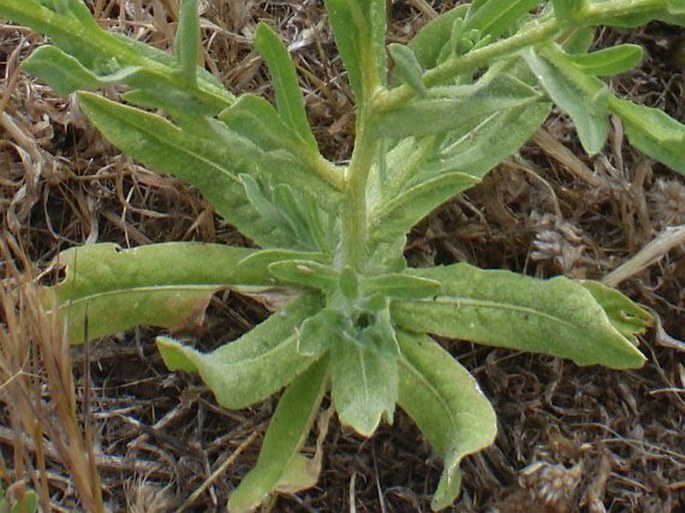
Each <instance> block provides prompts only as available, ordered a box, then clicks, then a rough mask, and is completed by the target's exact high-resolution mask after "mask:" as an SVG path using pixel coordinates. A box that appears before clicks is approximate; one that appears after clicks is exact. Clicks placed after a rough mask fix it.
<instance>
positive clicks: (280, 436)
mask: <svg viewBox="0 0 685 513" xmlns="http://www.w3.org/2000/svg"><path fill="white" fill-rule="evenodd" d="M326 367H327V365H326V362H325V361H321V362H318V363H315V364H314V365H312V366H311V367H310V368H309V369H308V370H307V371H305V372H304V373H302V374H301V375H300V376H298V377H297V378H295V380H294V381H293V382H292V383H291V385H290V386H289V387H288V388H287V389H286V391H285V392H284V393H283V396H282V397H281V399H280V401H279V402H278V407H277V408H276V412H275V413H274V416H273V417H272V419H271V422H270V423H269V427H268V429H267V431H266V436H265V437H264V443H263V444H262V449H261V451H260V453H259V458H258V460H257V465H256V466H255V467H254V468H253V469H252V470H251V471H250V472H249V473H248V474H247V475H246V476H245V478H244V479H243V480H242V482H241V483H240V484H239V485H238V487H237V488H236V489H235V490H234V491H233V493H232V494H231V496H230V498H229V501H228V511H229V512H230V513H248V512H252V511H255V509H256V508H257V507H258V506H259V505H260V504H261V503H262V502H264V501H265V500H266V499H267V498H268V497H269V495H270V494H272V493H274V492H286V493H295V492H297V491H299V490H304V489H307V488H311V487H312V486H314V485H315V484H316V482H317V480H318V478H319V472H320V470H321V458H320V456H319V458H318V459H317V458H316V457H315V458H314V459H312V458H308V457H306V456H305V455H304V454H302V452H301V449H302V446H303V445H304V443H305V441H306V439H307V434H308V433H309V431H310V430H311V427H312V424H313V423H314V419H315V418H316V414H317V412H318V411H319V408H320V405H321V400H322V399H323V396H324V393H325V392H326V386H327V380H326ZM318 450H319V449H318V448H317V451H318Z"/></svg>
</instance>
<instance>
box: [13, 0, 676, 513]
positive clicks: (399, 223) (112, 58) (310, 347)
mask: <svg viewBox="0 0 685 513" xmlns="http://www.w3.org/2000/svg"><path fill="white" fill-rule="evenodd" d="M324 4H325V6H326V10H327V13H328V21H329V23H330V25H331V28H332V31H333V34H334V37H335V42H336V46H337V51H338V53H339V54H340V57H341V59H342V62H343V64H344V65H345V69H346V72H347V78H348V80H349V84H350V88H351V90H352V92H353V94H354V98H355V102H356V125H355V144H354V150H353V152H352V155H351V157H350V160H349V162H347V163H336V162H331V161H329V160H327V159H326V158H325V157H324V156H323V155H322V154H321V153H320V152H319V148H318V143H317V140H316V138H315V137H314V135H313V132H312V129H311V127H310V126H309V123H308V119H307V113H306V111H305V108H304V102H303V98H302V95H301V92H300V88H299V84H298V78H297V73H296V69H295V66H294V65H293V62H292V60H291V59H290V56H289V53H288V49H287V48H286V47H285V45H284V44H283V42H282V41H281V40H280V39H279V37H278V36H277V34H276V33H275V32H274V31H273V30H272V29H271V28H270V27H269V26H268V25H266V24H264V23H260V24H259V25H258V26H257V28H256V31H255V33H254V46H255V48H256V50H257V52H258V53H259V54H260V56H261V58H262V59H263V61H264V62H265V64H266V66H267V68H268V71H269V73H270V76H271V80H272V83H273V88H274V96H275V102H274V104H272V103H271V102H269V101H268V100H266V99H265V98H263V97H261V96H258V95H256V94H252V93H246V94H242V95H240V96H235V95H234V94H233V93H231V92H230V91H228V90H227V89H226V88H225V87H224V86H223V84H221V83H220V82H219V81H218V80H217V78H216V77H214V76H213V75H212V74H210V73H209V72H207V71H206V70H205V69H203V68H201V67H198V62H197V56H198V49H199V48H198V45H199V42H200V24H199V18H198V14H197V6H196V2H195V1H194V0H182V1H181V3H180V9H179V19H178V30H177V33H176V39H175V45H174V51H173V53H172V54H167V53H165V52H162V51H159V50H157V49H154V48H152V47H150V46H148V45H145V44H142V43H140V42H138V41H135V40H133V39H130V38H127V37H125V36H122V35H119V34H113V33H109V32H107V31H106V30H104V29H103V28H101V27H100V26H99V25H98V24H97V22H96V20H95V19H94V18H93V16H92V14H91V12H90V10H89V9H88V7H87V5H86V4H85V3H84V2H82V1H81V0H0V16H4V17H6V18H8V19H10V20H11V21H13V22H16V23H20V24H25V25H28V26H30V27H32V28H33V29H35V30H37V31H39V32H42V33H44V34H46V35H48V36H49V37H50V40H51V43H52V44H49V45H45V46H42V47H40V48H38V49H37V50H36V51H35V52H34V53H33V54H32V55H31V57H30V58H28V59H27V60H26V61H25V62H24V64H23V66H24V69H25V70H26V71H27V72H29V73H32V74H34V75H35V76H37V77H38V78H39V79H40V80H42V81H44V82H46V83H47V84H49V85H50V86H51V87H52V88H54V89H55V90H56V91H57V92H59V93H62V94H65V95H72V94H73V95H75V98H76V99H77V100H78V103H79V105H80V107H81V109H82V110H83V112H84V113H85V114H86V116H87V117H88V119H89V120H90V121H91V122H92V123H93V124H94V125H95V126H96V127H97V128H98V129H99V130H100V131H101V133H102V134H103V135H104V137H105V138H106V139H108V140H109V141H110V142H112V143H113V144H114V145H115V146H117V147H118V148H120V149H121V150H122V151H124V152H126V153H128V154H129V155H130V156H131V157H133V158H134V159H135V160H137V161H139V162H141V163H142V164H144V165H146V166H149V167H151V168H155V169H157V170H160V171H164V172H167V173H170V174H172V175H174V176H176V177H179V178H182V179H184V180H186V181H188V182H189V183H190V184H191V185H193V186H194V187H195V188H197V190H198V191H199V192H200V193H202V194H203V196H204V197H205V199H206V200H207V201H208V202H210V203H211V204H212V206H213V207H214V209H215V211H216V213H217V214H218V215H219V216H221V217H222V218H224V219H225V220H226V221H227V222H228V223H230V224H231V225H233V226H234V227H236V228H237V229H238V230H239V231H240V232H241V233H242V234H243V235H245V236H246V237H247V238H249V239H250V240H251V241H252V242H253V247H251V248H243V247H235V246H230V245H225V244H200V243H193V242H169V243H164V244H153V245H148V246H142V247H137V248H125V249H124V248H121V247H120V246H118V245H116V244H111V243H99V244H93V245H89V246H84V247H75V248H70V249H67V250H66V251H63V252H62V253H61V254H60V255H59V263H60V264H61V265H63V266H64V269H65V273H64V279H63V280H62V281H61V282H60V283H58V284H57V285H55V286H53V287H46V288H45V289H43V290H42V291H41V297H42V300H43V304H44V305H45V307H46V308H47V309H48V310H49V311H50V312H51V313H57V314H59V316H60V317H61V318H62V319H63V320H64V323H65V326H66V334H67V336H68V337H69V339H70V341H71V342H72V343H74V344H78V343H83V342H84V341H86V340H90V339H95V338H98V337H102V336H106V335H110V334H113V333H117V332H120V331H123V330H126V329H129V328H132V327H134V326H138V325H154V326H159V327H162V328H175V327H178V326H181V325H183V323H184V322H185V321H186V320H187V319H188V318H189V317H191V316H193V315H197V312H198V311H204V309H205V308H206V306H207V304H208V302H209V300H210V298H211V296H212V294H214V293H215V292H217V291H219V290H223V289H232V290H236V291H241V292H245V293H247V294H250V295H252V296H257V297H259V296H261V297H263V298H265V299H266V298H269V299H270V300H271V304H275V305H276V307H275V309H276V310H277V311H275V312H274V313H273V315H271V317H269V318H268V319H267V320H265V321H264V322H262V323H261V324H259V325H258V326H256V327H254V329H252V330H251V331H249V332H248V333H246V334H245V335H243V336H242V337H240V338H239V339H238V340H236V341H233V342H230V343H227V344H224V345H223V346H221V347H219V348H218V349H216V350H215V351H213V352H211V353H208V354H205V353H201V352H199V351H197V350H196V349H194V348H193V347H191V346H190V345H188V344H186V343H184V342H181V341H179V340H175V339H173V338H171V337H168V336H161V337H158V339H157V345H158V348H159V350H160V352H161V355H162V357H163V359H164V361H165V363H166V365H167V366H168V367H169V368H170V369H171V370H178V371H184V372H193V373H198V374H199V375H200V376H201V378H202V379H203V380H204V382H205V383H206V384H207V386H208V387H209V388H210V389H211V390H212V391H213V393H214V395H215V397H216V400H217V402H218V403H219V404H221V405H222V406H224V407H226V408H233V409H238V408H244V407H247V406H250V405H251V404H254V403H256V402H258V401H261V400H263V399H265V398H267V397H269V396H271V395H272V394H274V393H276V392H278V391H281V390H283V393H282V395H281V397H280V399H279V402H278V406H277V408H276V410H275V412H274V415H273V418H272V420H271V422H270V424H269V427H268V429H267V431H266V434H265V437H264V441H263V444H262V449H261V453H260V456H259V458H258V461H257V463H256V465H255V467H254V468H253V469H252V470H251V471H250V472H249V473H248V474H247V475H246V476H245V478H244V479H243V481H242V482H241V484H240V485H239V486H237V488H236V489H235V490H234V491H233V492H232V494H231V496H230V499H229V502H228V509H229V511H230V512H231V513H241V512H247V511H254V510H255V509H256V508H258V507H259V506H260V504H262V503H263V502H264V501H266V500H269V498H270V497H273V496H274V494H275V493H295V492H297V491H299V490H303V489H306V488H310V487H312V486H314V485H315V484H316V482H317V479H318V475H319V472H320V451H318V450H317V456H316V457H314V458H311V457H308V456H307V455H306V453H305V452H304V451H303V450H302V449H303V446H304V444H305V443H306V440H307V438H308V435H309V432H310V431H311V428H312V426H313V424H314V422H315V420H316V419H317V417H318V416H319V412H320V409H321V404H322V402H323V400H324V397H326V396H327V395H330V398H331V402H332V404H333V408H334V411H335V412H336V413H337V416H338V419H339V420H340V422H341V423H342V424H343V425H345V426H348V427H350V428H352V429H353V430H355V431H356V432H357V433H359V434H360V435H363V436H371V435H373V433H374V432H375V431H376V429H377V428H378V426H379V425H380V423H381V422H387V423H392V421H393V415H394V412H395V408H396V405H397V406H399V407H400V408H402V409H403V410H404V411H405V412H406V413H407V414H408V415H409V417H411V419H412V420H413V421H414V422H415V423H416V425H417V426H418V427H419V429H420V430H421V431H422V433H423V434H424V435H425V437H426V439H427V440H428V441H429V442H430V444H431V446H432V447H433V449H434V450H435V452H436V453H437V454H438V455H439V456H440V457H441V458H442V460H443V462H444V470H443V473H442V476H441V478H440V481H439V484H438V486H437V489H436V490H435V493H434V496H433V502H432V507H433V509H434V510H440V509H443V508H446V507H449V506H450V505H451V504H452V503H453V502H454V500H455V499H456V497H457V495H458V493H459V489H460V483H461V474H460V470H459V465H460V462H461V460H462V459H463V458H464V457H465V456H467V455H469V454H472V453H474V452H477V451H479V450H481V449H483V448H484V447H487V446H488V445H490V444H491V443H492V442H493V440H494V438H495V435H496V427H497V423H496V416H495V411H494V410H493V408H492V406H491V404H490V402H489V401H488V400H487V399H486V397H485V395H484V394H483V392H482V391H481V389H480V388H479V386H478V384H477V383H476V381H475V379H474V378H473V376H471V374H470V373H469V371H468V370H467V369H466V368H464V367H463V366H462V365H461V364H460V363H459V362H458V361H457V360H456V359H454V358H453V357H452V356H451V355H450V354H449V353H448V352H447V351H446V350H445V349H444V348H443V347H442V346H441V345H440V344H439V343H438V342H437V341H436V340H435V339H434V338H433V336H436V335H437V336H443V337H450V338H456V339H464V340H468V341H472V342H475V343H479V344H484V345H489V346H494V347H503V348H508V349H513V350H520V351H529V352H535V353H542V354H548V355H553V356H557V357H560V358H566V359H570V360H572V361H573V362H575V363H576V364H578V365H604V366H607V367H610V368H613V369H629V368H639V367H640V366H642V365H643V364H644V362H645V357H644V356H643V355H642V353H641V352H640V351H639V350H638V348H637V345H638V338H637V337H638V336H639V335H641V334H642V333H644V332H645V331H646V329H647V328H648V327H650V326H651V325H652V324H653V321H654V319H653V317H652V315H651V314H650V313H649V312H648V311H646V310H645V309H644V308H642V307H641V306H639V305H637V304H635V303H633V302H632V301H631V300H630V299H628V298H627V297H625V296H624V295H623V294H621V293H620V292H618V291H617V290H615V289H613V288H610V287H607V286H604V285H602V284H601V283H599V282H596V281H592V280H582V281H580V280H579V281H576V280H571V279H568V278H566V277H563V276H560V277H555V278H552V279H549V280H540V279H534V278H531V277H528V276H523V275H520V274H517V273H513V272H509V271H505V270H483V269H478V268H476V267H474V266H472V265H469V264H468V263H466V262H458V263H454V264H450V265H444V266H436V267H425V268H411V267H409V266H408V263H407V261H406V260H405V258H404V255H403V250H404V247H405V243H406V236H407V234H408V233H409V231H410V230H411V229H412V227H413V226H414V225H416V223H418V222H419V221H420V220H421V219H423V218H424V217H425V216H427V215H428V214H429V213H430V212H432V211H433V210H434V209H435V208H437V207H438V206H439V205H441V204H442V203H444V202H445V201H448V200H449V199H451V198H453V197H454V196H455V195H457V194H459V193H461V192H462V191H465V190H467V189H469V188H471V187H473V186H475V185H476V184H478V183H479V182H480V181H481V180H482V179H483V177H484V176H485V175H486V174H487V173H488V172H489V171H490V170H491V169H492V168H493V167H495V166H496V165H497V164H498V163H500V162H502V161H503V160H504V159H506V158H507V157H509V156H510V155H512V154H514V153H516V152H517V151H518V150H519V148H520V147H521V146H522V145H523V144H524V143H525V142H526V141H528V140H529V139H530V138H531V137H532V136H533V135H534V134H535V132H536V131H537V130H538V128H539V127H540V126H541V125H542V124H543V123H544V121H545V119H546V118H547V116H548V115H549V113H550V112H551V110H552V108H553V106H554V105H556V107H558V108H559V109H560V110H562V111H564V112H565V113H566V114H567V115H568V116H569V117H570V119H571V120H572V121H573V123H574V126H575V127H576V130H577V134H578V139H579V141H580V143H581V145H582V147H583V148H584V150H585V151H586V152H587V153H588V154H590V155H595V154H598V153H600V152H602V150H603V148H604V146H605V144H606V142H607V138H608V133H609V119H610V116H613V117H614V118H615V119H616V122H620V123H622V125H623V129H624V131H625V134H626V135H627V139H628V141H629V142H630V143H631V144H632V145H633V146H634V147H635V148H636V149H637V150H639V151H640V152H642V153H644V154H645V155H647V156H648V157H650V158H653V159H655V160H657V161H659V162H661V163H663V164H665V165H666V166H667V167H669V168H671V169H672V170H673V171H675V172H680V173H683V172H685V127H684V126H683V125H682V124H681V123H679V122H678V121H676V120H674V119H672V118H670V117H669V116H668V115H666V114H665V113H663V112H661V111H660V110H658V109H655V108H651V107H648V106H644V105H640V104H637V103H634V102H632V101H629V100H627V99H625V98H622V97H621V96H620V95H618V94H616V93H615V92H614V91H612V90H611V89H610V87H609V85H608V82H607V80H606V77H611V76H613V75H616V74H619V73H623V72H625V71H628V70H630V69H632V68H634V67H635V66H637V65H638V64H639V63H640V61H641V59H642V57H643V50H642V48H641V47H640V46H637V45H632V44H619V45H616V46H613V47H610V48H605V49H602V50H598V51H592V47H593V42H594V41H595V34H596V30H597V28H598V27H601V26H617V27H627V28H634V27H639V26H642V25H644V24H646V23H648V22H649V21H652V20H659V21H662V22H666V23H670V24H674V25H680V26H683V25H685V7H683V3H682V1H680V0H612V1H605V0H552V1H543V0H474V1H473V2H471V3H469V4H461V5H458V6H457V7H455V8H453V9H451V10H449V11H447V12H445V13H443V14H442V15H440V16H438V17H436V18H435V19H433V20H432V21H431V22H429V23H428V24H426V25H425V26H424V27H423V28H422V29H421V30H420V31H419V32H418V33H417V35H416V36H415V37H414V38H413V39H412V40H411V41H410V42H409V43H407V44H406V45H403V44H397V43H393V44H389V45H386V23H387V20H386V2H385V1H384V0H325V1H324ZM112 85H117V86H118V87H120V90H125V92H124V93H123V95H122V96H121V98H120V99H118V100H112V99H108V98H107V97H106V96H104V95H102V94H99V93H98V91H103V90H106V89H108V88H109V87H110V86H112ZM274 298H275V299H276V300H277V301H275V302H274V301H273V300H274ZM331 411H333V410H331ZM317 445H320V444H317ZM317 448H318V447H317Z"/></svg>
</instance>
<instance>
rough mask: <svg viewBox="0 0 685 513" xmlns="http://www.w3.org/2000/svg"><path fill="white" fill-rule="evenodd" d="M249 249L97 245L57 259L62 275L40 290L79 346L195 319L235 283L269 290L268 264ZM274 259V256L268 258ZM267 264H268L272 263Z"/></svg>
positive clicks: (191, 244)
mask: <svg viewBox="0 0 685 513" xmlns="http://www.w3.org/2000/svg"><path fill="white" fill-rule="evenodd" d="M258 254H259V251H258V250H254V249H246V248H237V247H232V246H226V245H221V244H200V243H195V242H169V243H164V244H155V245H150V246H142V247H138V248H133V249H121V248H120V247H119V246H117V245H116V244H110V243H101V244H95V245H92V246H83V247H79V248H71V249H68V250H66V251H64V252H62V253H61V254H60V256H59V257H58V260H57V261H58V263H59V264H61V265H65V266H66V269H65V277H64V279H63V280H62V281H61V282H60V283H59V284H58V285H57V286H56V287H54V288H52V289H46V300H47V301H48V303H49V304H50V305H51V308H55V307H57V306H58V308H59V310H60V312H61V314H62V315H64V316H65V318H66V319H67V321H68V323H67V325H68V329H69V337H70V340H72V341H73V342H75V343H81V342H83V341H84V338H85V336H86V333H85V330H86V329H87V331H88V333H87V338H88V339H93V338H97V337H101V336H104V335H110V334H113V333H116V332H119V331H123V330H126V329H129V328H132V327H134V326H138V325H155V326H161V327H166V328H174V327H177V326H179V325H182V324H183V323H184V322H186V321H187V320H188V319H189V318H190V317H192V316H193V315H194V314H195V315H200V316H201V314H202V313H203V312H204V307H205V306H206V303H207V301H208V300H209V298H210V297H211V295H212V293H213V292H215V291H217V290H219V289H222V288H229V287H231V286H235V285H243V286H261V287H264V286H270V285H271V284H272V281H271V280H272V277H271V275H270V273H269V272H268V271H267V268H266V266H267V265H268V263H270V261H265V260H268V255H267V257H266V258H257V259H255V260H252V262H251V263H250V262H249V261H248V263H246V264H242V265H241V262H242V261H244V260H245V259H247V258H248V257H250V256H254V255H258ZM274 256H275V255H274ZM271 261H273V260H271Z"/></svg>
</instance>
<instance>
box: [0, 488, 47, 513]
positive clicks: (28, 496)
mask: <svg viewBox="0 0 685 513" xmlns="http://www.w3.org/2000/svg"><path fill="white" fill-rule="evenodd" d="M36 511H38V501H37V498H36V492H34V491H33V490H28V491H26V492H24V493H23V494H22V495H21V496H20V498H19V499H18V501H16V502H13V501H10V500H9V497H5V488H4V487H3V486H2V481H0V513H35V512H36Z"/></svg>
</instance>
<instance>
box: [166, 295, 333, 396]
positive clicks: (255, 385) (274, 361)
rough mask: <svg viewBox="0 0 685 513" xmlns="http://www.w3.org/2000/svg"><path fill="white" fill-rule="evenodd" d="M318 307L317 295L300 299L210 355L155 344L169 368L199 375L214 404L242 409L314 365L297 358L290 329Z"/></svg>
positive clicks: (303, 357) (171, 343) (170, 343)
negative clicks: (212, 396)
mask: <svg viewBox="0 0 685 513" xmlns="http://www.w3.org/2000/svg"><path fill="white" fill-rule="evenodd" d="M320 304H321V298H320V297H319V296H318V295H317V294H309V295H305V296H302V297H300V298H298V299H296V300H294V301H293V302H292V303H290V304H289V305H287V306H286V307H285V308H284V310H282V311H280V312H279V313H278V314H275V315H272V316H271V317H269V318H268V319H267V320H266V321H264V322H262V323H261V324H259V325H257V327H255V328H254V329H252V330H251V331H249V332H247V333H246V334H245V335H243V336H242V337H240V338H239V339H238V340H236V341H235V342H229V343H227V344H225V345H223V346H221V347H220V348H219V349H216V350H215V351H212V352H211V353H200V352H199V351H197V350H195V349H193V348H191V347H188V346H185V345H183V344H181V343H180V342H177V341H176V340H173V339H171V338H169V337H158V338H157V345H158V347H159V350H160V352H161V353H162V357H163V358H164V362H165V363H166V365H167V367H169V369H171V370H179V369H180V370H184V371H186V372H197V373H199V374H200V376H201V377H202V380H203V381H204V382H205V383H206V384H207V386H209V388H210V389H211V390H212V392H214V395H215V396H216V399H217V401H218V402H219V404H221V405H222V406H225V407H226V408H232V409H238V408H245V407H247V406H250V405H251V404H254V403H255V402H257V401H260V400H262V399H266V398H267V397H269V396H270V395H271V394H273V393H275V392H277V391H278V390H280V389H281V388H282V387H284V386H286V385H287V384H288V383H290V382H291V381H292V380H293V378H294V377H295V376H297V375H298V374H300V373H301V372H303V371H304V370H305V369H307V368H308V367H309V366H311V365H312V364H313V363H314V362H315V361H316V358H314V357H311V356H306V355H303V354H300V353H298V351H297V332H296V330H297V328H298V327H299V326H300V325H301V324H302V322H303V321H304V320H305V319H306V318H308V317H309V316H311V315H313V314H314V313H315V312H316V311H317V310H318V309H319V307H320Z"/></svg>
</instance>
